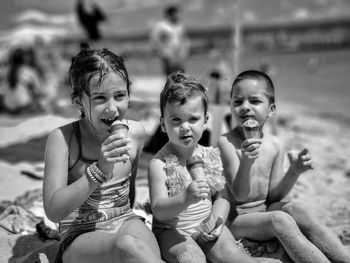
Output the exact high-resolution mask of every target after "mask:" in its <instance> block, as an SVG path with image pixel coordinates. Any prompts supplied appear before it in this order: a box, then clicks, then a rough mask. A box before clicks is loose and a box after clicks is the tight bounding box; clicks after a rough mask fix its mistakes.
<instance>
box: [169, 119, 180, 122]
mask: <svg viewBox="0 0 350 263" xmlns="http://www.w3.org/2000/svg"><path fill="white" fill-rule="evenodd" d="M171 121H172V122H179V121H181V120H180V118H172V119H171Z"/></svg>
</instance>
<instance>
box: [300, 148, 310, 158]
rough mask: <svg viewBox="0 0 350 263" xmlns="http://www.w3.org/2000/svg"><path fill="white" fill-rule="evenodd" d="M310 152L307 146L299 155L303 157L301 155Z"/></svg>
mask: <svg viewBox="0 0 350 263" xmlns="http://www.w3.org/2000/svg"><path fill="white" fill-rule="evenodd" d="M308 153H309V150H308V149H307V148H304V149H303V150H302V151H301V152H300V153H299V154H298V156H299V157H301V156H303V155H306V154H308Z"/></svg>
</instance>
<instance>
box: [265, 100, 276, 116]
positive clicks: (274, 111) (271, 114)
mask: <svg viewBox="0 0 350 263" xmlns="http://www.w3.org/2000/svg"><path fill="white" fill-rule="evenodd" d="M275 113H276V104H275V103H271V105H270V112H269V113H268V114H267V116H268V117H269V118H271V117H272V116H274V115H275Z"/></svg>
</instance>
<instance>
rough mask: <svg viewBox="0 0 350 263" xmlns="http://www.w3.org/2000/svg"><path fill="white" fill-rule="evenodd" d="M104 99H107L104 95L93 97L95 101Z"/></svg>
mask: <svg viewBox="0 0 350 263" xmlns="http://www.w3.org/2000/svg"><path fill="white" fill-rule="evenodd" d="M104 99H105V97H103V96H96V97H93V98H92V100H93V101H97V102H100V101H103V100H104Z"/></svg>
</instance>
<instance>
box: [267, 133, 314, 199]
mask: <svg viewBox="0 0 350 263" xmlns="http://www.w3.org/2000/svg"><path fill="white" fill-rule="evenodd" d="M276 145H277V149H278V153H277V157H276V159H275V161H274V164H273V167H272V171H271V178H270V184H269V194H268V198H267V203H268V204H271V203H273V202H276V201H281V200H282V199H283V198H284V197H286V196H287V195H288V194H289V192H290V191H291V189H292V188H293V186H294V184H295V182H296V181H297V180H298V178H299V175H300V174H301V173H303V172H305V171H307V170H308V169H310V168H311V163H312V161H311V156H310V155H309V154H308V150H307V149H304V150H303V151H301V152H299V153H296V152H288V158H289V162H290V167H289V169H288V171H287V172H286V174H285V175H284V176H283V177H282V175H283V162H284V151H283V150H282V147H281V143H280V142H279V141H277V139H276Z"/></svg>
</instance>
